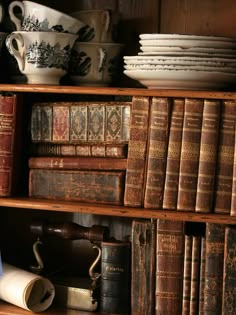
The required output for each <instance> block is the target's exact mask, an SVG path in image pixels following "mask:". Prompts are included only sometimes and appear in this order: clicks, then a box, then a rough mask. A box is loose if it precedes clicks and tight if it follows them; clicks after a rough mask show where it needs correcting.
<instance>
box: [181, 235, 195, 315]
mask: <svg viewBox="0 0 236 315" xmlns="http://www.w3.org/2000/svg"><path fill="white" fill-rule="evenodd" d="M192 243H193V237H192V235H188V234H186V235H185V236H184V271H183V297H182V314H183V315H189V314H190V313H189V312H190V289H191V272H192V271H191V270H192Z"/></svg>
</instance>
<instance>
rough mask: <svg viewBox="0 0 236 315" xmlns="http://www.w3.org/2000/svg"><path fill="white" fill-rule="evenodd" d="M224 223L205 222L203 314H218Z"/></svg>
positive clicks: (220, 302) (219, 308)
mask: <svg viewBox="0 0 236 315" xmlns="http://www.w3.org/2000/svg"><path fill="white" fill-rule="evenodd" d="M224 237H225V225H223V224H216V223H206V263H205V264H206V265H205V287H204V314H206V315H213V314H214V315H215V314H216V315H220V314H221V305H222V285H223V284H222V281H223V261H224Z"/></svg>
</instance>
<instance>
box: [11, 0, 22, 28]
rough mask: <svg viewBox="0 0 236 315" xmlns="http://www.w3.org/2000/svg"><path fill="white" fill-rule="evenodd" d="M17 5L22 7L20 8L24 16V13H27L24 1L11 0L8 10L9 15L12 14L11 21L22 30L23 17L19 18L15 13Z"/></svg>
mask: <svg viewBox="0 0 236 315" xmlns="http://www.w3.org/2000/svg"><path fill="white" fill-rule="evenodd" d="M16 7H19V8H20V10H21V14H22V16H24V14H25V9H24V4H23V2H20V1H17V0H16V1H13V2H11V3H10V4H9V6H8V12H9V16H10V19H11V21H12V22H13V23H14V24H15V26H16V30H17V31H21V24H22V21H21V19H19V18H18V17H17V16H16V15H15V13H14V9H15V8H16Z"/></svg>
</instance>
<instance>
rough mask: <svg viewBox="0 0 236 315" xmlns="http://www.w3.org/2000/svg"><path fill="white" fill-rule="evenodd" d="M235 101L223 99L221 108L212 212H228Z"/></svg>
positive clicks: (232, 159)
mask: <svg viewBox="0 0 236 315" xmlns="http://www.w3.org/2000/svg"><path fill="white" fill-rule="evenodd" d="M235 122H236V101H226V100H225V101H223V102H222V110H221V120H220V130H219V145H218V160H217V168H216V187H215V203H214V212H215V213H222V214H230V211H231V195H232V184H233V175H232V174H233V164H234V142H235V140H234V139H235Z"/></svg>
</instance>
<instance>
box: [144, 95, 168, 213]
mask: <svg viewBox="0 0 236 315" xmlns="http://www.w3.org/2000/svg"><path fill="white" fill-rule="evenodd" d="M170 114H171V100H170V99H169V98H167V97H153V98H152V102H151V109H150V123H149V139H148V144H147V170H146V183H145V194H144V208H154V209H158V208H159V209H161V208H162V202H163V191H164V182H165V172H166V155H167V147H168V140H169V126H170Z"/></svg>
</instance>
